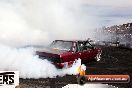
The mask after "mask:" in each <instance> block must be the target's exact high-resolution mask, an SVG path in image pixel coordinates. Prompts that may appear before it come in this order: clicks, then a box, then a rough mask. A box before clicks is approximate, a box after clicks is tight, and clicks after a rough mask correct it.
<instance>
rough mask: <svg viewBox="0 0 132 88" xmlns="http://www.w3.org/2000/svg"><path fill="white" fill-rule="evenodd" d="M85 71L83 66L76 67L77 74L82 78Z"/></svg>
mask: <svg viewBox="0 0 132 88" xmlns="http://www.w3.org/2000/svg"><path fill="white" fill-rule="evenodd" d="M85 70H86V66H85V65H84V64H82V65H81V66H79V67H78V72H79V75H80V76H84V75H85Z"/></svg>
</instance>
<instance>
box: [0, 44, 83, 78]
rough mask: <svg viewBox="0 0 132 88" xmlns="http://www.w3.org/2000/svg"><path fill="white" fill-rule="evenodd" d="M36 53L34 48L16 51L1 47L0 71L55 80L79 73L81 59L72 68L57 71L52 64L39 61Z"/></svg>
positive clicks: (23, 76)
mask: <svg viewBox="0 0 132 88" xmlns="http://www.w3.org/2000/svg"><path fill="white" fill-rule="evenodd" d="M34 51H35V49H34V48H26V49H25V48H18V49H16V48H11V47H7V46H4V45H0V70H1V71H5V70H7V71H8V70H9V71H10V70H12V71H19V72H20V77H22V78H47V77H50V78H53V77H56V76H64V75H66V74H70V75H72V74H74V75H75V74H77V73H78V72H77V68H78V67H79V66H80V65H81V60H80V59H78V60H77V61H76V63H74V64H73V65H72V67H71V68H64V69H57V68H56V67H55V66H54V65H53V64H52V63H51V62H49V61H47V60H42V59H39V58H38V56H37V55H35V52H34Z"/></svg>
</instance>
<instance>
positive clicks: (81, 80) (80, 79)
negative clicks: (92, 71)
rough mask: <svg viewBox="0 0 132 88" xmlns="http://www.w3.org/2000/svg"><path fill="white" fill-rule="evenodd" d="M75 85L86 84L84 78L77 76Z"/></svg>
mask: <svg viewBox="0 0 132 88" xmlns="http://www.w3.org/2000/svg"><path fill="white" fill-rule="evenodd" d="M77 83H78V84H80V85H84V84H85V83H86V78H85V77H84V76H79V77H78V78H77Z"/></svg>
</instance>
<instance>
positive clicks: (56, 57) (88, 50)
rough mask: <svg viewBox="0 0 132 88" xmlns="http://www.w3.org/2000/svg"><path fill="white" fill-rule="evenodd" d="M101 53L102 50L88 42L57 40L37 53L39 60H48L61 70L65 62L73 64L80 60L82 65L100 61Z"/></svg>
mask: <svg viewBox="0 0 132 88" xmlns="http://www.w3.org/2000/svg"><path fill="white" fill-rule="evenodd" d="M101 53H102V50H101V48H95V47H94V46H93V45H91V44H90V42H89V41H88V40H86V41H82V40H81V41H80V40H78V41H66V40H55V41H53V42H52V44H51V45H49V46H48V47H47V48H45V49H41V50H38V51H36V54H37V55H38V56H39V58H41V59H47V60H49V61H51V62H52V63H53V64H54V65H55V66H56V67H59V68H63V67H64V63H65V62H67V63H68V64H71V63H73V62H74V61H75V60H76V59H78V58H80V59H81V61H82V63H86V62H88V61H89V60H92V59H94V60H96V61H100V58H101Z"/></svg>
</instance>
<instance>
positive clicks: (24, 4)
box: [0, 0, 95, 78]
mask: <svg viewBox="0 0 132 88" xmlns="http://www.w3.org/2000/svg"><path fill="white" fill-rule="evenodd" d="M51 2H52V3H51ZM72 3H73V2H72ZM80 6H81V5H80V4H79V3H78V2H76V3H75V2H74V5H73V7H72V5H71V4H70V2H69V1H66V0H62V1H60V0H37V1H34V0H0V70H18V71H20V77H22V78H40V77H42V78H46V77H56V76H57V75H59V76H63V75H65V74H76V73H77V72H76V68H77V66H79V65H80V64H81V63H80V62H81V61H80V60H77V63H74V64H73V66H72V67H71V68H68V69H62V70H58V69H56V68H55V66H54V65H52V64H51V63H50V62H49V61H47V60H41V59H39V58H38V56H37V55H35V48H20V47H24V46H27V45H47V44H48V43H49V42H50V41H52V40H54V39H82V38H83V37H84V38H86V39H87V38H88V37H93V35H92V30H91V28H92V27H95V26H94V25H93V23H94V22H92V21H91V20H90V23H91V24H87V22H85V21H83V20H84V19H85V15H84V14H83V13H82V14H80V13H81V9H76V8H80ZM80 17H81V19H80ZM87 18H90V19H91V16H89V17H87ZM94 18H95V17H94ZM87 26H88V27H89V31H88V32H86V31H87ZM77 30H78V31H77ZM86 35H88V36H86ZM84 38H83V39H84Z"/></svg>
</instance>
